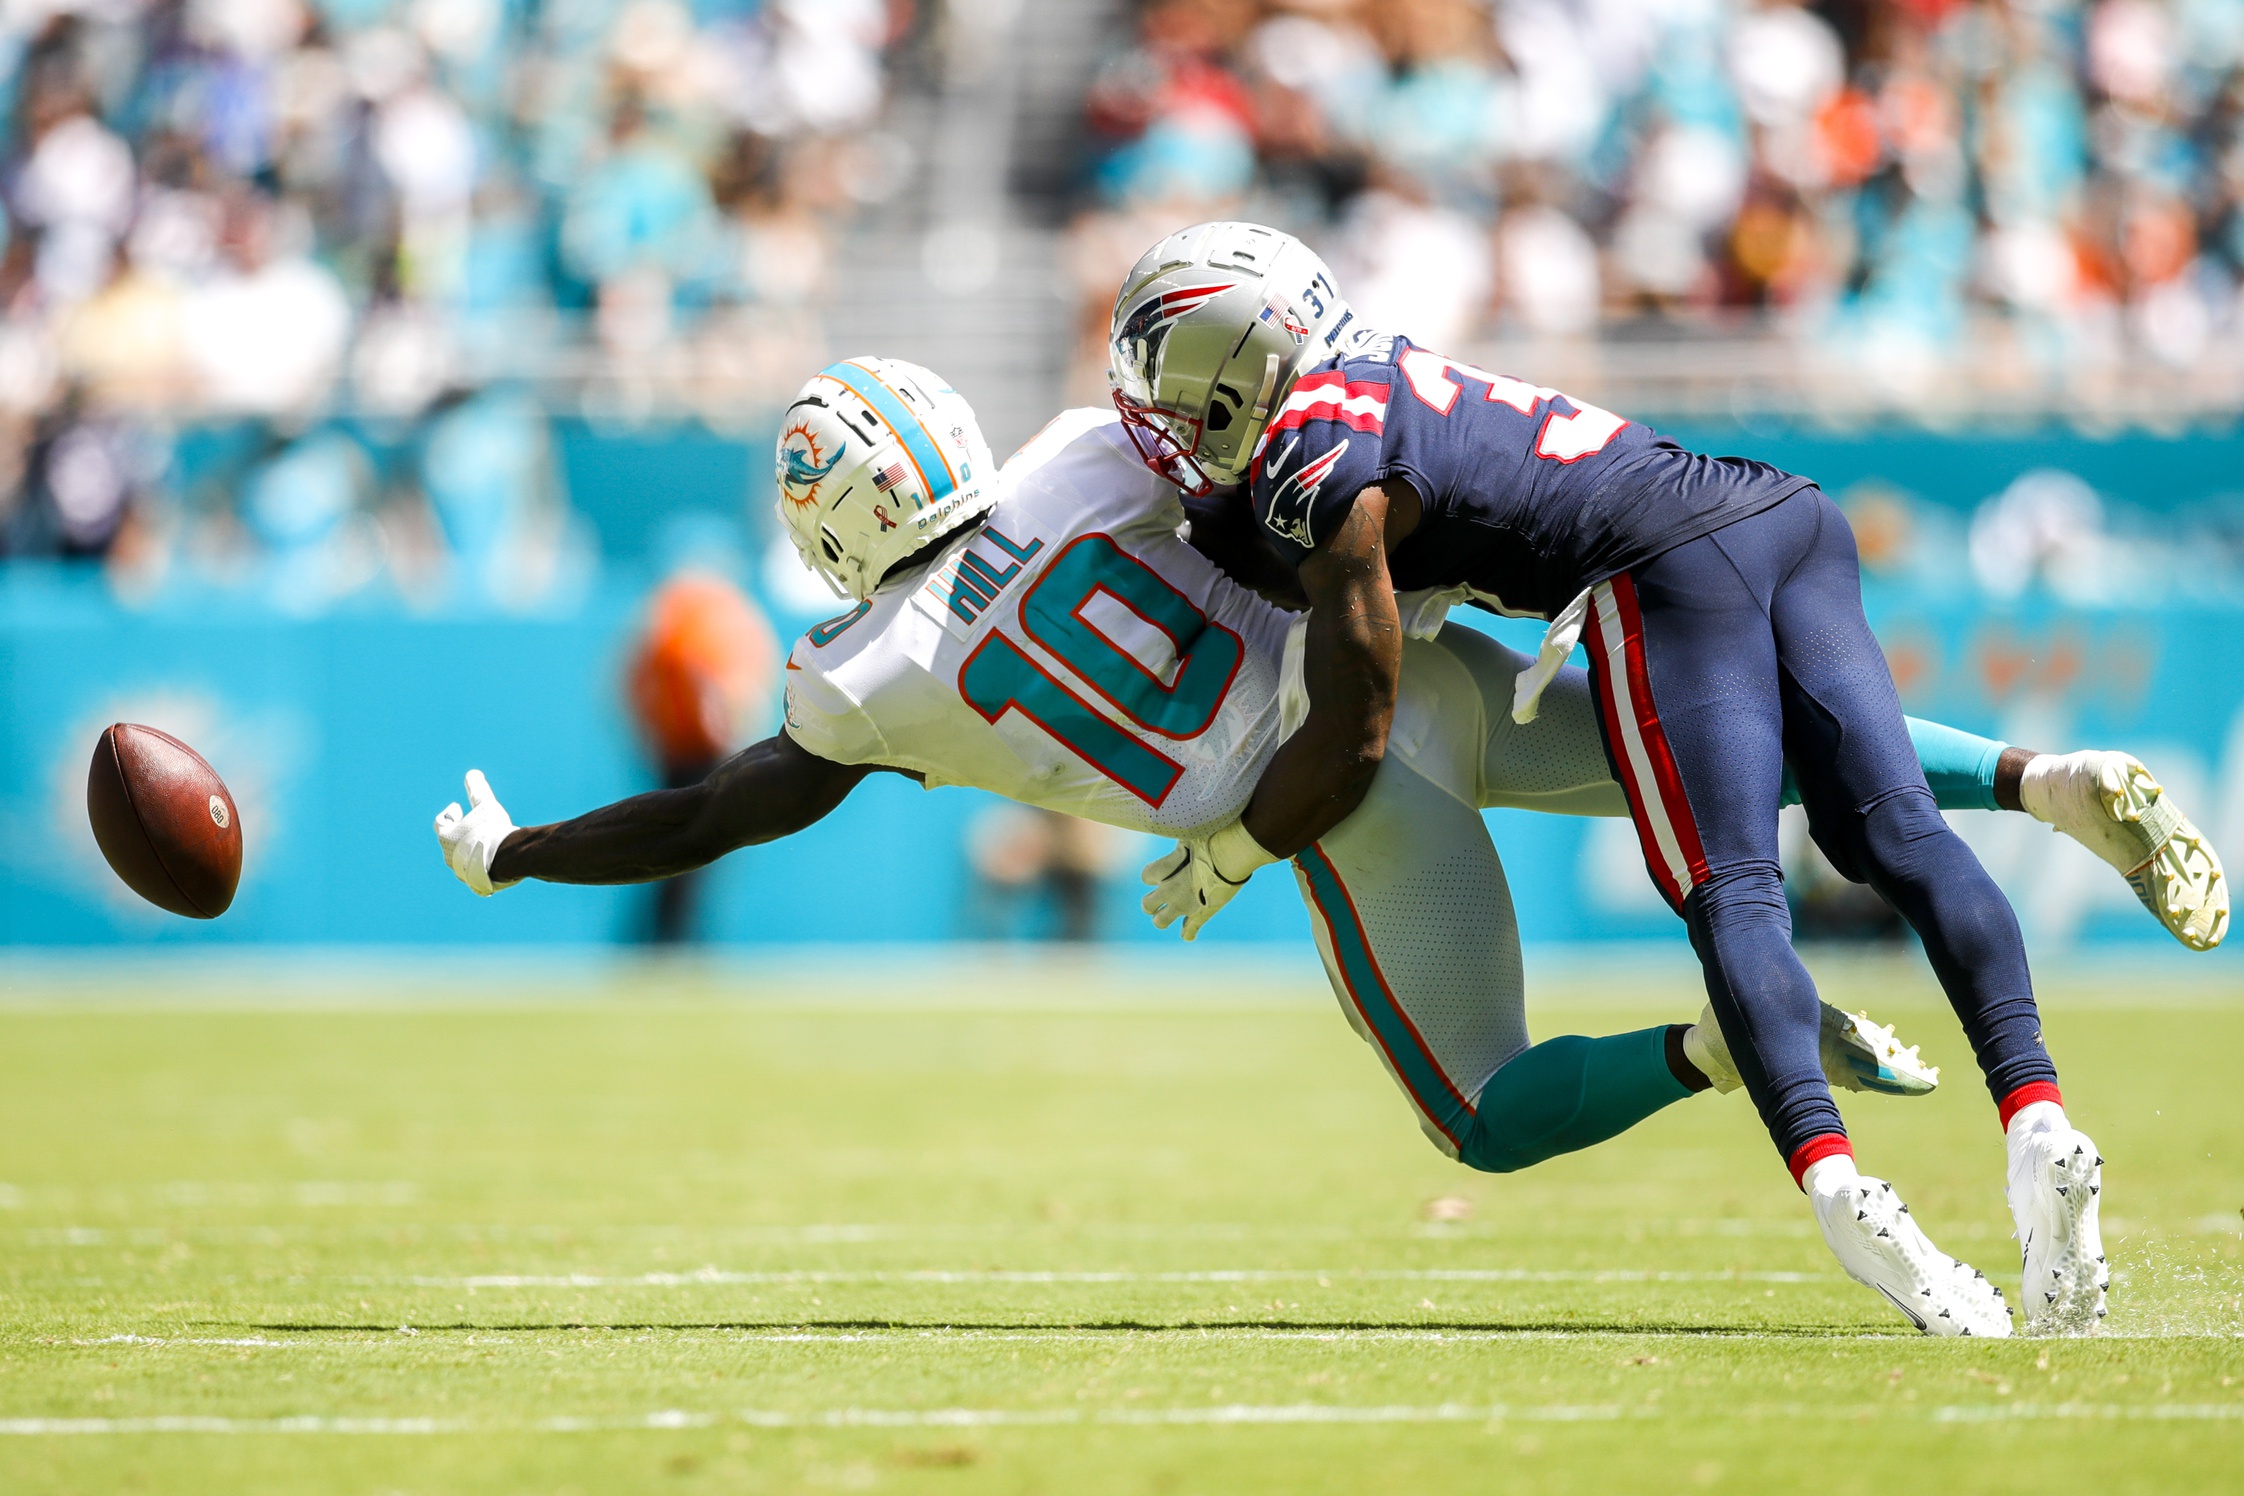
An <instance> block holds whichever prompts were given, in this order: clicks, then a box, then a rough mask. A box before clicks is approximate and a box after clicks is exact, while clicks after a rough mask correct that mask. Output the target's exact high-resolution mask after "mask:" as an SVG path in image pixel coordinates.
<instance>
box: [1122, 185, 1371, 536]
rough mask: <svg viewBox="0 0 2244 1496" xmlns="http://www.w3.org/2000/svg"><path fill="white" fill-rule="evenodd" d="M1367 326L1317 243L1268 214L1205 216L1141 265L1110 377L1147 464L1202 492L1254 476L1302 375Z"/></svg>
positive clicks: (1126, 282) (1130, 288) (1129, 285)
mask: <svg viewBox="0 0 2244 1496" xmlns="http://www.w3.org/2000/svg"><path fill="white" fill-rule="evenodd" d="M1359 333H1365V334H1368V333H1369V329H1367V328H1363V327H1362V326H1361V324H1360V323H1358V322H1357V320H1356V314H1355V312H1354V311H1352V310H1351V309H1350V308H1349V306H1348V303H1346V302H1345V301H1342V300H1341V299H1340V293H1339V292H1337V291H1335V290H1334V289H1333V284H1332V273H1331V272H1330V271H1329V270H1327V269H1326V268H1325V262H1324V261H1323V260H1321V259H1319V258H1317V255H1316V253H1315V251H1313V250H1311V249H1310V248H1309V246H1308V245H1306V244H1304V243H1302V242H1301V241H1300V240H1299V239H1296V238H1295V237H1294V236H1293V235H1291V234H1285V233H1280V232H1279V231H1278V230H1276V229H1271V228H1264V227H1263V226H1262V225H1261V224H1257V223H1229V222H1226V223H1203V224H1198V225H1195V226H1194V227H1192V228H1188V229H1183V230H1180V231H1178V232H1177V233H1174V234H1171V235H1170V236H1169V237H1168V238H1166V239H1163V240H1162V241H1161V242H1160V243H1159V244H1156V245H1155V246H1153V248H1151V249H1149V250H1147V251H1146V252H1145V253H1144V254H1143V255H1142V256H1140V257H1139V259H1138V262H1137V264H1135V265H1133V266H1131V267H1130V273H1129V275H1128V276H1126V277H1125V278H1124V279H1123V282H1122V294H1121V295H1120V296H1119V297H1117V298H1116V299H1115V302H1114V317H1113V321H1112V323H1111V325H1110V326H1109V328H1108V338H1107V379H1108V382H1109V383H1110V384H1112V385H1113V387H1114V406H1115V409H1117V410H1119V411H1120V412H1121V413H1122V425H1123V428H1124V429H1125V430H1127V431H1128V432H1129V433H1130V439H1131V440H1132V441H1134V442H1136V443H1137V448H1138V455H1139V456H1140V457H1142V458H1144V459H1145V465H1146V466H1147V467H1149V468H1151V469H1153V471H1154V472H1156V473H1158V474H1160V475H1161V476H1162V477H1163V478H1166V479H1168V480H1169V481H1170V482H1171V483H1174V484H1176V485H1177V486H1178V487H1180V488H1182V489H1184V490H1185V491H1186V492H1188V493H1195V494H1201V493H1206V492H1207V491H1208V490H1209V489H1210V488H1212V487H1213V486H1214V485H1215V484H1216V483H1219V482H1221V483H1236V482H1239V481H1240V480H1241V479H1243V478H1244V477H1245V476H1246V473H1247V468H1248V465H1249V464H1251V463H1252V462H1253V461H1254V454H1255V448H1256V447H1257V446H1258V445H1259V444H1260V442H1261V440H1262V433H1263V431H1264V429H1265V428H1266V427H1267V426H1268V425H1269V422H1270V413H1271V412H1272V411H1274V410H1276V409H1277V408H1278V406H1279V405H1280V404H1281V403H1283V402H1284V400H1285V398H1286V396H1287V395H1288V394H1289V393H1290V392H1291V391H1292V389H1293V383H1294V380H1295V379H1296V378H1298V377H1299V376H1300V375H1301V374H1303V373H1304V372H1306V371H1307V370H1309V369H1310V368H1312V367H1314V366H1315V365H1317V364H1319V363H1321V362H1323V361H1324V360H1325V359H1328V358H1330V357H1332V356H1333V354H1335V353H1337V352H1340V351H1342V350H1343V348H1345V347H1346V346H1347V345H1349V344H1350V343H1352V342H1353V341H1354V340H1355V338H1356V337H1357V335H1358V334H1359Z"/></svg>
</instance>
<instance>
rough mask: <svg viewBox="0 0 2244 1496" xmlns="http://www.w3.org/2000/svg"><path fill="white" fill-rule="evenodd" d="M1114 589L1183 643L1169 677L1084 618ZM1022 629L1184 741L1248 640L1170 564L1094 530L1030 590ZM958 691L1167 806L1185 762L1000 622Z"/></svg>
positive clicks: (1094, 685)
mask: <svg viewBox="0 0 2244 1496" xmlns="http://www.w3.org/2000/svg"><path fill="white" fill-rule="evenodd" d="M1101 594H1104V595H1105V596H1106V597H1107V598H1109V599H1111V600H1112V602H1113V603H1116V604H1119V605H1120V606H1121V607H1122V608H1124V609H1125V610H1127V611H1128V612H1129V613H1131V614H1134V615H1135V616H1136V617H1137V618H1139V619H1140V620H1142V621H1143V622H1145V623H1146V624H1149V625H1151V626H1152V627H1153V628H1155V629H1158V630H1159V631H1160V632H1161V633H1163V634H1164V635H1166V636H1167V637H1168V641H1169V644H1170V646H1171V648H1172V649H1173V650H1174V651H1175V663H1174V666H1173V667H1172V668H1171V669H1170V670H1168V671H1166V672H1164V674H1165V675H1166V676H1167V679H1165V680H1164V679H1163V677H1162V675H1157V674H1155V673H1154V672H1153V671H1152V670H1150V669H1148V668H1147V667H1146V666H1145V664H1144V663H1143V662H1142V661H1140V660H1139V659H1138V657H1137V656H1136V655H1134V654H1132V653H1130V651H1128V650H1126V649H1124V648H1123V647H1122V646H1121V645H1120V644H1117V643H1116V642H1115V641H1114V640H1112V639H1110V638H1108V637H1107V636H1106V635H1105V634H1104V633H1101V632H1100V631H1099V629H1098V628H1097V627H1096V626H1095V625H1093V624H1092V622H1091V621H1090V619H1088V618H1087V617H1085V616H1084V610H1085V609H1087V608H1089V607H1090V606H1091V603H1092V601H1093V599H1095V598H1097V597H1099V596H1100V595H1101ZM1021 629H1022V631H1023V632H1024V633H1026V634H1027V635H1028V636H1029V638H1031V639H1033V640H1035V641H1036V642H1037V643H1038V644H1039V645H1041V646H1042V647H1043V648H1044V649H1045V651H1046V652H1048V653H1049V654H1050V655H1051V656H1052V657H1053V658H1054V659H1057V660H1058V661H1060V663H1061V664H1063V665H1065V666H1066V667H1067V669H1068V672H1069V673H1070V674H1071V675H1073V676H1075V677H1076V679H1077V680H1078V681H1079V682H1081V684H1082V685H1083V686H1084V687H1086V688H1087V689H1088V690H1089V691H1090V692H1091V693H1093V694H1095V695H1097V696H1099V697H1100V698H1102V699H1104V700H1105V701H1106V702H1107V704H1108V705H1110V706H1112V707H1113V708H1114V709H1115V710H1117V711H1119V712H1120V713H1121V714H1122V715H1123V716H1124V717H1125V718H1127V719H1128V720H1129V721H1130V722H1132V723H1134V724H1135V725H1137V726H1138V727H1140V728H1142V729H1144V730H1145V731H1146V732H1148V733H1151V734H1153V735H1154V736H1156V737H1162V738H1169V739H1172V740H1174V741H1178V742H1182V741H1184V740H1186V739H1190V738H1196V737H1198V736H1199V735H1200V734H1201V733H1204V732H1206V731H1207V730H1208V728H1209V726H1210V725H1211V724H1212V723H1214V721H1215V719H1216V713H1217V712H1219V711H1221V710H1222V708H1223V698H1224V695H1225V694H1226V693H1227V692H1228V691H1229V690H1230V689H1231V681H1232V678H1233V677H1234V676H1236V675H1237V674H1238V673H1239V661H1240V659H1241V658H1242V657H1243V656H1244V655H1245V653H1246V649H1245V646H1244V645H1243V644H1241V642H1240V640H1239V636H1238V635H1237V634H1235V633H1233V632H1232V631H1231V630H1229V629H1227V628H1225V627H1224V626H1223V625H1222V624H1220V623H1211V622H1210V621H1209V619H1208V615H1207V614H1205V613H1203V612H1201V611H1200V610H1199V609H1198V608H1196V607H1194V606H1193V605H1192V601H1191V599H1190V598H1187V597H1186V596H1185V595H1184V594H1183V593H1181V592H1179V591H1177V590H1176V588H1174V587H1172V586H1170V585H1169V584H1168V583H1167V582H1166V581H1164V580H1162V578H1161V576H1160V574H1159V573H1158V572H1156V571H1154V570H1153V568H1152V567H1150V566H1147V565H1146V564H1145V563H1144V562H1143V561H1140V560H1138V559H1137V558H1136V557H1135V556H1132V555H1130V554H1128V553H1127V552H1125V551H1124V550H1123V549H1122V548H1121V547H1120V546H1118V545H1116V544H1115V543H1114V542H1113V541H1112V540H1111V539H1109V538H1108V537H1106V536H1104V535H1085V536H1082V537H1080V538H1079V539H1077V540H1075V541H1073V542H1071V543H1070V544H1069V545H1068V547H1067V549H1065V550H1063V551H1061V552H1060V554H1059V555H1057V556H1055V557H1053V558H1052V564H1051V565H1050V566H1048V567H1046V568H1045V570H1044V575H1042V576H1041V577H1038V578H1037V579H1036V581H1035V583H1034V584H1033V585H1031V586H1030V588H1029V590H1028V592H1027V593H1026V594H1024V595H1023V596H1022V598H1021ZM958 694H959V695H961V696H963V697H964V698H966V704H967V705H968V706H971V707H973V708H974V710H975V711H977V712H979V713H981V715H982V717H983V719H984V720H986V721H988V722H990V723H992V724H993V725H994V724H995V723H996V721H997V719H998V718H1000V717H1002V716H1004V715H1005V714H1006V713H1007V712H1009V711H1014V712H1019V713H1020V714H1021V715H1022V716H1024V717H1026V718H1028V719H1029V720H1030V721H1031V722H1034V723H1035V724H1036V725H1037V726H1038V727H1041V728H1042V729H1044V731H1046V732H1047V733H1050V734H1051V735H1052V736H1053V737H1055V738H1057V739H1058V740H1059V741H1060V742H1061V743H1063V744H1064V745H1066V747H1067V748H1068V749H1069V751H1071V752H1072V753H1074V754H1075V756H1076V757H1078V758H1080V759H1082V760H1083V761H1084V762H1085V763H1087V764H1089V765H1090V766H1091V767H1092V768H1094V769H1097V770H1098V771H1099V772H1100V773H1101V774H1104V775H1105V776H1106V777H1107V778H1109V779H1111V780H1113V781H1114V782H1115V783H1116V784H1119V785H1121V786H1122V787H1123V788H1124V789H1126V790H1128V791H1129V792H1130V793H1131V794H1133V795H1135V796H1137V797H1138V798H1139V799H1140V800H1143V801H1144V802H1145V803H1146V804H1148V805H1159V804H1160V803H1161V802H1162V800H1163V799H1165V798H1167V796H1168V793H1169V790H1170V789H1171V787H1173V786H1174V785H1175V784H1176V782H1177V779H1178V778H1179V777H1180V776H1181V775H1182V774H1183V773H1184V766H1183V765H1182V764H1180V763H1177V762H1176V761H1175V760H1173V759H1171V758H1170V757H1169V756H1168V755H1166V754H1164V753H1159V752H1156V751H1155V750H1154V749H1152V748H1150V747H1148V746H1147V745H1146V744H1144V743H1142V742H1140V741H1139V740H1138V739H1137V738H1135V737H1133V736H1131V735H1130V734H1129V733H1127V732H1124V731H1123V730H1122V729H1121V728H1120V727H1118V726H1116V725H1115V724H1114V723H1113V722H1112V721H1110V720H1109V719H1108V718H1107V716H1106V715H1105V714H1104V713H1102V712H1101V711H1099V710H1098V708H1096V707H1094V706H1092V705H1091V704H1090V703H1089V702H1088V701H1086V700H1084V699H1083V697H1082V696H1080V695H1078V694H1077V693H1076V692H1075V690H1073V689H1072V688H1071V687H1070V686H1069V685H1068V684H1067V683H1066V682H1064V681H1062V680H1061V679H1060V678H1059V677H1058V676H1057V675H1054V674H1053V673H1052V672H1051V671H1049V670H1047V669H1046V668H1045V667H1044V666H1043V665H1042V664H1040V663H1038V662H1037V660H1036V659H1035V658H1033V657H1032V656H1031V655H1030V654H1029V653H1028V652H1027V651H1026V650H1024V649H1022V648H1021V646H1020V645H1018V644H1016V643H1014V642H1013V641H1012V640H1011V639H1009V638H1007V637H1006V636H1005V634H1004V633H1002V632H1000V631H993V632H992V633H991V634H990V636H989V637H988V638H986V639H984V640H983V641H982V642H981V644H980V645H978V646H976V648H975V650H974V653H973V654H971V655H969V656H968V657H967V660H966V663H965V664H964V665H963V666H961V667H960V669H959V672H958Z"/></svg>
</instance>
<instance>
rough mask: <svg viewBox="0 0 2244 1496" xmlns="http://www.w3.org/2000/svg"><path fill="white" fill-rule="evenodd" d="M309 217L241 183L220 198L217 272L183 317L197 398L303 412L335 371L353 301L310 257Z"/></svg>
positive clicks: (265, 411) (293, 414)
mask: <svg viewBox="0 0 2244 1496" xmlns="http://www.w3.org/2000/svg"><path fill="white" fill-rule="evenodd" d="M310 241H311V222H310V219H309V217H308V215H306V214H305V212H304V211H303V210H302V209H301V208H300V207H297V206H295V205H293V204H288V205H280V204H275V203H274V202H273V201H272V200H271V199H270V198H267V197H266V196H264V195H263V194H262V193H259V192H256V191H254V190H251V189H246V188H244V189H239V190H236V191H235V192H233V193H232V194H231V195H230V196H229V197H228V199H227V201H226V203H225V208H224V218H223V220H222V227H221V231H220V240H219V247H220V259H219V264H218V267H217V269H216V270H215V272H214V273H213V274H212V275H211V276H210V277H209V278H208V279H206V280H204V281H203V282H202V284H200V285H199V286H197V287H196V288H195V289H194V290H193V291H192V292H190V293H189V294H188V296H187V299H186V304H185V306H184V307H183V308H182V312H181V320H182V324H183V334H184V338H185V341H186V350H187V359H188V363H189V365H190V366H191V368H192V369H193V371H194V374H195V377H196V378H197V380H198V381H199V384H200V389H201V395H202V404H203V405H204V406H205V407H206V408H208V409H210V410H213V411H216V412H220V413H224V414H238V415H256V416H267V417H276V416H277V417H285V418H289V419H292V420H301V419H303V418H305V417H307V416H309V415H311V414H312V413H313V412H315V411H316V410H318V409H319V407H320V406H321V405H322V404H324V403H325V401H326V399H327V395H328V392H329V390H330V388H331V387H332V386H333V385H334V383H335V378H336V376H337V375H338V374H340V373H341V372H342V364H343V352H344V348H345V345H346V342H347V340H348V339H349V336H350V327H351V306H350V300H349V298H348V297H347V296H346V295H345V294H344V290H343V285H342V282H341V281H339V280H338V279H337V278H336V277H335V274H334V272H332V271H330V270H328V269H327V268H326V267H324V266H322V265H320V264H319V263H318V262H317V261H315V260H313V259H312V258H311V255H310V249H311V242H310Z"/></svg>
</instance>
